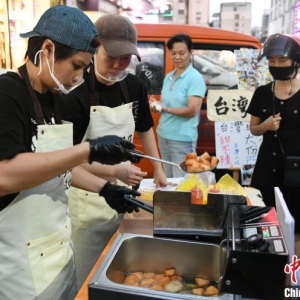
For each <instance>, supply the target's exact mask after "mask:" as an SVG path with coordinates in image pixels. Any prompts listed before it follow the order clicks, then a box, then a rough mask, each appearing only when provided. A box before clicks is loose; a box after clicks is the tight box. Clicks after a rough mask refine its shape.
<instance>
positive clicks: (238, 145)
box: [215, 121, 262, 169]
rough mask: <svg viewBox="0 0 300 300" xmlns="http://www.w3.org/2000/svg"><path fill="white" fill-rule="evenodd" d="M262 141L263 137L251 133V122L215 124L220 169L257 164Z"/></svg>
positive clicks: (222, 122)
mask: <svg viewBox="0 0 300 300" xmlns="http://www.w3.org/2000/svg"><path fill="white" fill-rule="evenodd" d="M261 141H262V137H261V136H253V135H252V134H251V133H250V127H249V122H243V121H221V122H215V142H216V155H217V157H218V158H219V164H218V169H227V168H234V167H238V168H239V167H241V166H242V165H249V164H255V161H256V158H257V154H258V150H259V147H260V144H261Z"/></svg>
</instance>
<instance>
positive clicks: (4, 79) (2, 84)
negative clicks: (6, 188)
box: [0, 72, 66, 210]
mask: <svg viewBox="0 0 300 300" xmlns="http://www.w3.org/2000/svg"><path fill="white" fill-rule="evenodd" d="M36 95H37V98H38V100H39V102H40V104H41V107H42V111H43V114H44V118H45V122H46V123H47V124H53V123H56V121H55V120H54V101H57V104H58V105H57V107H58V110H59V112H60V117H61V118H62V119H66V115H65V110H64V107H63V101H62V98H61V96H60V95H58V94H52V93H50V92H48V93H46V94H39V93H38V92H36ZM36 137H37V121H36V115H35V112H34V107H33V102H32V99H31V98H30V96H29V93H28V91H27V89H26V86H25V84H24V82H23V80H22V78H21V77H20V76H19V75H18V74H16V73H13V72H8V73H6V74H3V75H0V160H4V159H10V158H12V157H14V156H16V155H17V154H19V153H23V152H34V151H35V145H34V141H35V140H36ZM15 196H16V194H13V195H7V196H4V197H0V210H2V209H3V208H4V207H6V206H7V205H8V204H9V203H10V202H11V201H12V200H13V199H14V198H15Z"/></svg>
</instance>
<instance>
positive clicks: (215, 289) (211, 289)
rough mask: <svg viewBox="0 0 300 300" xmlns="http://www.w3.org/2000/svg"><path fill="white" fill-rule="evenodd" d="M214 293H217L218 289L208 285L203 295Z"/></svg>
mask: <svg viewBox="0 0 300 300" xmlns="http://www.w3.org/2000/svg"><path fill="white" fill-rule="evenodd" d="M216 294H218V289H217V288H216V287H215V286H213V285H210V286H208V287H207V288H206V289H205V291H204V293H203V295H204V296H213V295H216Z"/></svg>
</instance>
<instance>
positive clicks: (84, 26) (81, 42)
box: [20, 5, 98, 54]
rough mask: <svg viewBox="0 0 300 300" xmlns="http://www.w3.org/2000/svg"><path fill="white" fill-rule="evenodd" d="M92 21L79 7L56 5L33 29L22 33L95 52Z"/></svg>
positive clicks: (25, 36) (95, 33) (27, 36)
mask: <svg viewBox="0 0 300 300" xmlns="http://www.w3.org/2000/svg"><path fill="white" fill-rule="evenodd" d="M97 35H98V33H97V29H96V28H95V26H94V24H93V23H92V21H91V20H90V19H89V18H88V16H87V15H85V14H84V13H83V12H82V11H81V10H80V9H78V8H77V7H71V6H65V5H56V6H53V7H51V8H49V9H48V10H46V11H45V12H44V14H43V15H42V16H41V17H40V19H39V21H38V22H37V24H36V26H35V27H34V28H33V30H32V31H29V32H26V33H21V34H20V36H21V37H23V38H30V37H36V36H45V37H47V38H49V39H51V40H53V41H56V42H59V43H61V44H63V45H66V46H69V47H71V48H73V49H76V50H79V51H84V52H90V53H92V54H95V53H96V52H97V47H96V48H95V47H92V46H91V42H92V40H93V39H94V38H95V36H97Z"/></svg>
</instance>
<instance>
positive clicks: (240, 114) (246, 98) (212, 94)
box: [207, 90, 253, 121]
mask: <svg viewBox="0 0 300 300" xmlns="http://www.w3.org/2000/svg"><path fill="white" fill-rule="evenodd" d="M252 95H253V92H251V91H246V90H227V91H220V90H209V91H208V95H207V117H208V119H209V120H211V121H221V120H230V121H235V120H238V121H249V120H250V115H249V114H247V108H248V106H249V104H250V101H251V98H252Z"/></svg>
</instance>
